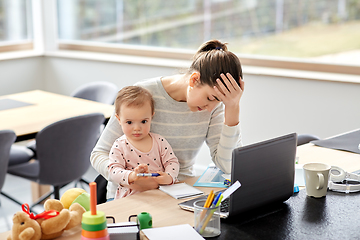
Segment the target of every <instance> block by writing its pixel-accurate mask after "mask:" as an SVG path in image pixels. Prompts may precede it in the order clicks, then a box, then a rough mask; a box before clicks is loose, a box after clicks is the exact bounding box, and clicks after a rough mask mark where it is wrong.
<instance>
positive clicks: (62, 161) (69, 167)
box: [7, 113, 105, 208]
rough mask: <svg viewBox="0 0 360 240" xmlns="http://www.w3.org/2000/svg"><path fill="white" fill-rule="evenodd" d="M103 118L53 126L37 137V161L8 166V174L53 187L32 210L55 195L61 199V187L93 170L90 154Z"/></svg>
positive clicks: (90, 117) (86, 117) (72, 120)
mask: <svg viewBox="0 0 360 240" xmlns="http://www.w3.org/2000/svg"><path fill="white" fill-rule="evenodd" d="M104 119H105V118H104V116H103V115H102V114H101V113H93V114H86V115H81V116H77V117H72V118H68V119H65V120H61V121H58V122H55V123H53V124H50V125H48V126H47V127H45V128H43V129H42V130H41V131H40V132H38V133H37V135H36V146H37V149H36V151H37V157H36V159H35V160H33V161H29V162H26V163H23V164H18V165H14V166H9V168H8V171H7V172H8V173H9V174H12V175H14V176H18V177H22V178H25V179H28V180H31V181H34V182H37V183H39V184H46V185H52V186H53V191H51V192H50V193H47V194H45V196H42V197H41V198H40V199H39V200H38V201H37V202H35V203H34V204H33V205H32V206H31V207H30V208H32V207H33V206H35V205H37V204H39V203H40V202H42V201H43V200H45V199H46V198H48V197H49V196H50V195H52V194H54V198H55V199H59V197H60V188H61V187H63V186H65V185H67V184H69V183H71V182H73V181H77V180H79V179H81V177H82V176H83V175H84V174H85V172H86V171H87V170H88V168H89V167H90V160H89V159H90V153H91V151H92V149H93V147H94V146H95V143H96V141H97V138H98V135H99V127H100V125H101V124H102V123H103V122H104Z"/></svg>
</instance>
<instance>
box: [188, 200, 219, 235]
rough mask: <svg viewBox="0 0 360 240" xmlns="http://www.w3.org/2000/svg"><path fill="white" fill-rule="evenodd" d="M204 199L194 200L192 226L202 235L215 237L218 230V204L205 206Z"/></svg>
mask: <svg viewBox="0 0 360 240" xmlns="http://www.w3.org/2000/svg"><path fill="white" fill-rule="evenodd" d="M205 202H206V200H198V201H196V202H194V228H195V230H196V231H197V232H198V233H200V235H201V236H203V237H216V236H219V235H220V233H221V230H220V205H219V206H217V207H209V208H205V207H204V205H205Z"/></svg>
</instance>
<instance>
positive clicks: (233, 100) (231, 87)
mask: <svg viewBox="0 0 360 240" xmlns="http://www.w3.org/2000/svg"><path fill="white" fill-rule="evenodd" d="M220 77H221V79H222V80H223V82H224V83H225V84H226V85H224V83H223V82H222V81H221V80H220V79H217V80H216V82H217V84H218V86H214V90H215V92H216V93H217V95H218V96H219V97H220V101H222V102H223V103H224V105H225V106H228V107H232V106H237V105H239V102H240V98H241V96H242V94H243V91H244V81H243V80H242V79H241V78H240V79H239V83H240V86H239V85H238V84H237V83H236V81H235V79H234V78H233V76H232V75H231V74H230V73H227V74H226V75H225V74H223V73H222V74H220Z"/></svg>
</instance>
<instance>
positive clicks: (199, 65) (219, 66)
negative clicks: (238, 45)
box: [188, 40, 243, 87]
mask: <svg viewBox="0 0 360 240" xmlns="http://www.w3.org/2000/svg"><path fill="white" fill-rule="evenodd" d="M226 44H227V43H222V42H220V41H219V40H210V41H208V42H206V43H204V44H202V45H201V46H200V48H199V49H198V51H197V52H196V54H195V55H194V58H193V63H192V64H191V66H190V68H189V70H188V71H189V73H192V72H194V71H197V72H199V73H200V83H201V84H207V85H209V86H211V87H213V86H216V85H217V83H216V79H220V80H221V81H222V79H221V77H220V74H221V73H223V74H226V73H230V74H231V75H232V76H233V78H234V79H235V80H236V82H237V84H238V85H239V86H240V83H239V79H240V77H241V79H243V76H242V69H241V64H240V60H239V58H238V57H237V56H236V55H235V54H234V53H232V52H230V51H228V49H227V46H226Z"/></svg>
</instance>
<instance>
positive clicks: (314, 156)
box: [296, 143, 360, 172]
mask: <svg viewBox="0 0 360 240" xmlns="http://www.w3.org/2000/svg"><path fill="white" fill-rule="evenodd" d="M296 156H297V157H298V160H299V163H300V164H305V163H310V162H322V163H326V164H329V165H331V166H338V167H340V168H342V169H344V170H345V171H347V172H354V171H357V170H360V154H355V153H350V152H345V151H339V150H334V149H329V148H323V147H318V146H315V145H313V144H311V143H308V144H304V145H302V146H299V147H297V150H296Z"/></svg>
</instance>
